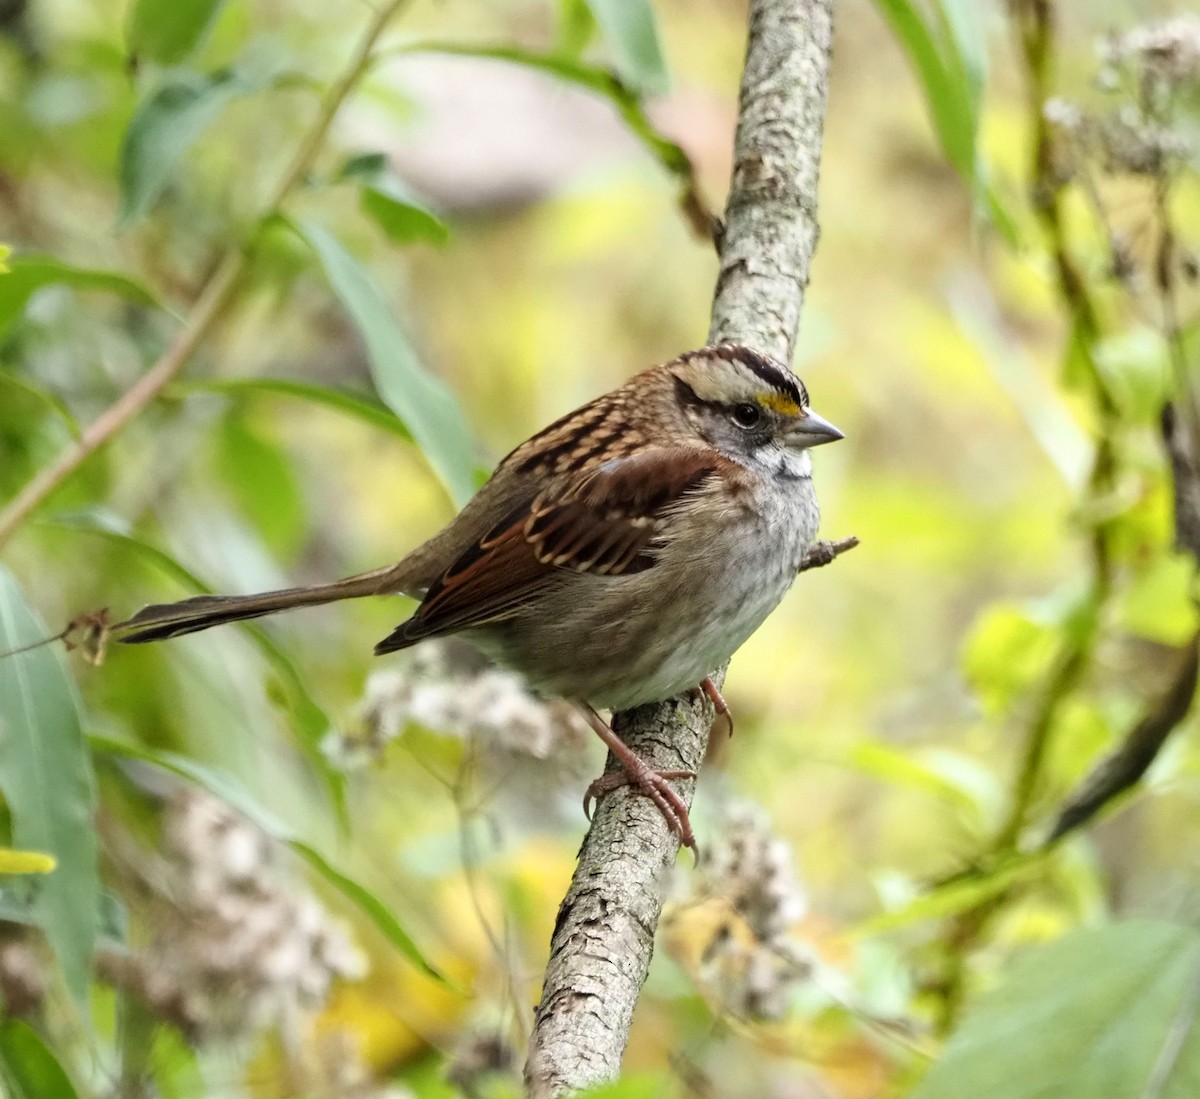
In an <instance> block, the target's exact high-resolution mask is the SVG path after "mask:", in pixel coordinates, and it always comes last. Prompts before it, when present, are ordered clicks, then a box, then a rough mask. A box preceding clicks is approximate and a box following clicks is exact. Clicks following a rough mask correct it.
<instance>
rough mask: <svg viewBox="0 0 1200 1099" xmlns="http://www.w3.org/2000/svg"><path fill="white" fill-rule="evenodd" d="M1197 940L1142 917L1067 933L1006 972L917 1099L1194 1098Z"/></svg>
mask: <svg viewBox="0 0 1200 1099" xmlns="http://www.w3.org/2000/svg"><path fill="white" fill-rule="evenodd" d="M1198 1009H1200V934H1198V933H1197V932H1196V930H1195V929H1194V928H1191V927H1178V926H1175V925H1173V924H1168V923H1159V922H1152V921H1149V920H1146V921H1129V922H1127V923H1114V924H1110V925H1108V926H1107V927H1095V928H1087V929H1084V930H1080V931H1074V932H1072V933H1071V934H1069V935H1067V936H1065V937H1064V938H1062V939H1060V940H1058V941H1057V942H1054V943H1051V944H1049V945H1047V946H1040V947H1035V948H1033V949H1030V950H1028V951H1027V952H1026V953H1025V954H1023V955H1021V956H1019V957H1018V958H1017V959H1016V961H1015V962H1012V963H1010V964H1009V965H1007V966H1006V967H1005V968H1004V971H1003V973H1002V975H1001V980H1000V983H999V985H998V987H996V988H994V989H992V990H991V991H989V992H988V993H986V994H985V995H983V996H982V997H980V999H979V1002H978V1003H977V1004H976V1005H975V1006H974V1007H973V1008H971V1009H970V1010H968V1012H967V1015H966V1018H965V1019H964V1020H963V1023H962V1025H961V1026H960V1027H959V1028H958V1030H957V1031H956V1032H955V1034H954V1036H953V1037H952V1038H951V1039H950V1043H949V1045H948V1046H947V1047H946V1051H945V1053H944V1054H943V1055H942V1057H941V1059H940V1060H939V1061H938V1062H937V1063H936V1064H935V1065H934V1066H933V1068H932V1069H931V1070H930V1072H929V1074H928V1076H926V1077H925V1080H924V1081H923V1082H922V1084H921V1085H920V1086H919V1087H918V1088H917V1090H916V1092H915V1093H914V1097H913V1099H961V1097H962V1096H964V1095H969V1096H971V1099H1046V1097H1049V1096H1055V1097H1062V1099H1076V1097H1078V1099H1194V1096H1196V1095H1200V1011H1198Z"/></svg>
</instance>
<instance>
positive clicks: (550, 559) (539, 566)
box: [382, 447, 719, 651]
mask: <svg viewBox="0 0 1200 1099" xmlns="http://www.w3.org/2000/svg"><path fill="white" fill-rule="evenodd" d="M718 461H719V459H717V458H716V456H715V455H714V454H713V453H712V452H711V451H706V450H700V449H698V448H686V447H653V448H650V449H647V450H643V451H641V452H639V453H637V454H634V455H631V456H629V457H627V458H618V459H614V460H612V461H609V462H605V463H604V464H603V465H601V466H600V467H599V468H597V469H593V470H590V471H588V472H586V473H582V474H576V475H574V476H572V477H570V478H566V479H564V480H563V481H561V482H560V483H559V484H558V485H556V486H554V487H553V488H551V489H549V490H547V491H545V492H543V493H542V494H541V495H539V496H538V497H537V498H536V499H535V500H534V501H533V502H532V503H531V504H529V505H527V506H525V507H522V508H520V509H518V510H517V511H516V512H514V513H513V514H511V515H510V516H509V517H508V518H507V519H505V520H504V522H502V523H499V524H497V525H496V526H495V527H494V528H493V529H492V530H491V531H489V532H488V534H487V535H485V536H484V537H483V538H481V539H480V540H479V542H478V543H477V544H476V545H474V546H472V547H471V548H470V549H469V550H467V552H466V553H464V554H463V555H462V556H461V557H460V558H459V559H458V560H457V561H455V563H454V564H453V565H452V566H451V567H450V568H449V569H447V570H446V572H445V573H444V574H443V575H442V576H441V577H440V578H439V579H438V580H437V582H436V583H434V585H433V586H432V587H431V588H430V589H429V591H428V593H427V594H426V596H425V599H424V600H423V601H422V603H421V605H420V607H418V608H417V611H416V613H415V614H414V615H413V617H412V618H411V619H409V621H408V622H406V623H404V625H403V626H401V627H399V629H398V630H397V631H396V633H395V634H393V635H392V637H391V638H389V639H388V642H384V644H385V645H387V644H388V643H389V642H394V647H402V646H403V645H405V644H411V643H412V642H414V641H416V640H418V639H420V638H423V637H432V636H436V635H438V634H446V633H453V632H455V631H457V630H463V629H468V628H470V627H472V626H480V625H483V624H484V623H486V622H489V621H497V620H500V619H502V618H504V617H506V616H507V615H508V614H511V613H512V612H513V610H514V609H515V608H516V607H517V606H519V605H520V604H521V603H522V602H524V601H525V599H526V598H527V597H528V596H529V595H530V593H531V592H533V591H534V590H536V588H537V587H538V586H539V585H541V584H543V583H545V582H546V581H548V580H550V579H552V578H553V577H554V576H555V574H556V573H557V572H558V571H559V570H562V569H573V570H575V571H576V572H590V573H598V574H603V575H606V576H616V575H620V574H623V573H629V572H637V571H640V570H642V569H646V568H650V567H651V566H652V565H653V564H654V558H653V555H652V554H651V553H649V552H648V550H649V547H650V542H651V540H652V539H653V538H654V537H655V535H656V534H659V533H660V532H661V531H662V529H663V526H664V524H665V522H666V521H667V516H668V512H669V509H670V508H671V506H672V505H673V504H675V503H676V502H677V501H678V500H679V499H680V498H681V497H682V496H684V495H685V494H686V493H688V492H690V491H693V490H695V489H696V488H698V487H699V486H700V485H701V484H702V483H703V482H704V481H705V480H706V479H707V478H708V477H710V476H712V474H713V473H714V472H715V470H716V468H717V462H718ZM382 651H388V650H387V649H383V650H382Z"/></svg>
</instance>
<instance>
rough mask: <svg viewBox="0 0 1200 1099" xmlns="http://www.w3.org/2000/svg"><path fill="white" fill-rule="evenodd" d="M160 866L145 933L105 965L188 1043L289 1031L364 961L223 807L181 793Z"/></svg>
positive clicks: (270, 852) (256, 832)
mask: <svg viewBox="0 0 1200 1099" xmlns="http://www.w3.org/2000/svg"><path fill="white" fill-rule="evenodd" d="M163 840H164V844H163V846H164V854H165V856H166V860H167V861H166V866H165V870H164V875H165V878H164V883H163V888H162V890H161V895H160V896H159V897H158V898H157V900H156V903H157V904H158V906H159V907H160V908H161V909H162V912H161V918H159V919H156V920H155V922H154V927H155V937H154V940H153V941H152V942H151V944H150V945H149V947H148V948H147V949H146V950H145V951H144V952H142V953H139V954H135V955H128V956H126V955H119V956H110V957H109V958H107V960H106V963H105V964H104V965H103V968H104V969H105V970H106V971H107V975H108V976H109V978H110V979H112V980H115V981H117V982H118V983H120V984H123V985H125V986H126V987H129V988H131V989H132V990H133V991H135V992H136V993H137V994H139V995H140V997H141V998H142V999H143V1000H144V1001H145V1002H146V1003H147V1004H148V1006H149V1007H150V1008H151V1010H153V1011H155V1013H156V1014H158V1015H159V1016H160V1017H162V1018H165V1019H167V1020H169V1021H171V1022H174V1023H175V1024H176V1025H178V1026H180V1027H181V1028H183V1029H184V1030H185V1032H186V1033H188V1034H189V1036H190V1037H192V1038H193V1039H194V1040H200V1039H209V1038H235V1037H248V1036H250V1035H252V1034H253V1033H254V1032H255V1031H257V1030H258V1029H260V1028H262V1027H265V1026H269V1025H273V1024H282V1025H284V1026H285V1027H287V1028H290V1029H292V1030H293V1031H294V1030H295V1029H296V1027H297V1025H298V1023H299V1022H300V1020H301V1019H302V1018H303V1014H304V1013H305V1012H306V1011H312V1010H314V1009H317V1008H319V1007H321V1006H322V1005H323V1004H324V1002H325V1000H326V998H327V996H328V994H329V989H330V985H331V983H332V982H333V981H334V979H336V978H338V977H355V976H359V975H361V973H362V971H363V961H362V958H361V957H360V955H359V954H358V952H357V951H356V950H355V949H354V947H353V946H352V944H351V943H350V941H349V939H348V938H347V936H346V935H345V933H344V932H343V931H342V929H341V928H340V927H338V926H336V925H335V924H334V923H332V922H331V920H330V918H329V916H328V915H327V913H326V912H325V910H324V909H323V908H322V906H321V905H320V903H319V902H318V901H317V900H316V898H314V897H313V896H312V895H311V894H309V893H307V892H306V891H304V890H303V889H301V888H298V887H297V886H296V885H295V884H294V883H292V882H290V881H289V880H288V877H287V875H286V874H285V873H284V870H283V868H282V867H281V866H280V865H279V850H278V846H277V844H276V843H275V842H274V841H273V840H271V839H270V838H269V837H268V836H266V835H265V834H264V833H263V832H262V831H261V830H260V829H258V828H257V827H255V826H254V825H253V824H252V823H251V822H249V821H248V820H246V819H245V818H243V817H240V816H238V815H236V814H234V813H233V812H232V811H231V810H230V809H228V808H227V807H226V806H225V805H223V804H222V803H221V802H219V801H217V800H216V799H215V798H212V797H210V796H209V795H208V794H205V793H203V792H201V791H198V790H195V789H193V788H181V789H180V790H178V791H177V792H176V793H175V794H174V795H173V796H172V798H171V800H170V801H169V803H168V806H167V810H166V814H165V818H164V822H163Z"/></svg>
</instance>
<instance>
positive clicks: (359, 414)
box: [171, 378, 412, 441]
mask: <svg viewBox="0 0 1200 1099" xmlns="http://www.w3.org/2000/svg"><path fill="white" fill-rule="evenodd" d="M171 392H172V393H192V392H198V393H224V394H227V395H228V396H230V397H243V396H247V397H253V396H258V395H262V396H269V397H294V398H296V399H297V400H301V401H308V402H309V403H310V404H316V405H323V406H324V407H326V408H331V409H333V410H334V411H335V412H342V413H344V414H345V415H347V416H353V417H354V418H356V419H358V420H362V421H363V422H364V423H367V424H370V425H371V426H372V427H377V428H380V429H381V430H383V431H387V432H390V433H391V434H392V435H396V436H399V437H400V438H401V439H407V440H409V441H411V440H412V432H410V431H409V430H408V428H407V427H405V426H404V421H403V420H401V419H400V418H399V417H398V416H397V415H396V414H395V413H394V412H393V411H392V410H391V409H390V408H388V407H387V405H385V404H381V403H380V402H379V401H377V400H375V399H374V398H372V397H365V396H359V395H357V394H355V393H347V392H346V391H345V390H343V389H331V388H329V387H328V386H323V385H312V384H311V383H309V382H295V381H291V380H290V379H287V378H211V379H198V380H196V381H185V382H178V383H176V384H175V385H173V386H172V387H171Z"/></svg>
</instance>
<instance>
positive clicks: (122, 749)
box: [88, 734, 445, 982]
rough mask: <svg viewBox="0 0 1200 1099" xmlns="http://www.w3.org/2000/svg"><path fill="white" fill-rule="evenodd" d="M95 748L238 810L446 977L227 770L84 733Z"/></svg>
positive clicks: (362, 891)
mask: <svg viewBox="0 0 1200 1099" xmlns="http://www.w3.org/2000/svg"><path fill="white" fill-rule="evenodd" d="M88 739H89V740H90V742H91V744H92V747H93V749H94V750H95V751H97V752H100V753H103V754H104V755H107V756H115V757H117V758H119V759H134V760H139V761H141V762H143V763H150V764H153V765H154V766H155V767H160V768H162V769H163V770H164V771H168V772H170V773H171V774H173V775H178V776H179V777H180V778H184V779H187V780H188V781H189V782H193V783H195V784H196V785H197V786H200V787H202V788H203V789H205V790H207V791H208V792H209V793H210V794H212V795H213V796H214V797H217V798H220V799H221V800H222V801H223V802H225V803H226V804H227V805H230V806H232V807H233V808H234V809H236V810H237V811H238V812H239V813H241V814H243V815H244V816H245V817H247V818H248V819H249V820H251V821H253V822H254V823H255V824H256V825H257V826H258V827H259V828H261V829H262V830H263V831H264V832H265V833H266V834H267V835H269V836H271V837H272V838H273V839H275V840H277V841H278V842H280V843H284V844H287V846H288V847H290V848H291V849H292V850H293V851H295V852H296V854H297V855H299V856H300V857H301V858H302V859H304V861H305V862H307V863H308V864H309V866H311V867H312V868H313V869H314V870H316V871H317V873H318V874H320V875H321V876H322V877H323V878H324V879H325V880H326V881H327V882H329V884H330V885H332V886H333V887H334V888H335V889H336V890H337V891H338V892H339V893H341V894H342V895H343V896H344V897H346V898H347V899H348V900H349V901H351V902H352V903H353V904H354V905H355V906H356V907H357V908H358V909H359V910H360V911H361V912H362V913H363V915H365V916H366V917H367V918H368V919H369V920H370V921H371V922H372V923H373V924H374V925H375V926H376V928H378V930H379V931H381V932H382V933H383V935H384V937H385V938H386V939H387V940H388V941H389V942H390V943H391V944H392V945H393V946H395V947H397V948H398V949H399V951H400V952H401V953H402V954H403V955H404V956H405V957H406V958H408V960H409V961H410V962H412V963H413V964H414V965H416V966H417V967H418V968H419V969H421V970H423V971H424V972H425V973H427V974H428V975H429V976H431V977H434V978H436V979H437V980H439V981H442V982H444V981H445V978H444V977H443V976H442V974H441V973H440V972H439V971H438V970H437V969H435V968H434V967H433V965H432V964H431V963H430V962H429V961H428V959H426V957H425V955H424V954H423V953H422V952H421V950H420V948H419V947H418V946H417V944H416V942H415V941H414V940H413V938H412V936H411V935H409V933H408V932H407V931H405V930H404V927H403V926H402V925H401V923H400V921H399V920H397V919H396V917H395V916H394V915H392V913H391V911H390V910H389V909H388V907H387V906H386V905H385V904H384V903H383V902H382V901H381V900H380V899H379V898H378V897H376V896H375V894H374V893H372V892H371V891H370V890H369V889H367V887H366V886H364V885H363V884H362V883H361V882H358V881H356V880H355V879H354V878H351V877H349V876H348V875H347V874H344V873H343V872H342V871H341V870H339V869H338V868H337V867H335V866H334V865H333V864H332V863H331V862H330V861H329V860H328V859H327V858H326V857H325V856H324V855H323V854H322V853H321V852H320V851H318V850H317V849H316V848H315V847H314V846H313V845H312V844H310V843H308V842H307V841H306V840H303V839H300V838H299V837H298V836H297V835H296V833H295V832H294V831H293V829H292V828H291V827H290V826H289V825H288V824H286V823H285V822H284V821H281V820H280V819H279V818H278V817H276V816H275V815H274V814H273V813H271V812H269V811H268V810H267V809H265V808H263V807H262V806H261V805H259V804H258V802H256V801H255V800H254V798H252V797H251V796H250V794H248V793H247V792H246V791H245V790H244V789H242V788H241V787H240V786H239V785H238V784H237V783H236V782H235V781H234V780H233V779H232V778H230V777H229V776H228V775H224V774H221V773H220V772H218V771H214V770H213V769H212V768H209V767H204V766H203V765H201V764H199V763H195V762H193V761H192V760H190V759H187V758H185V757H184V756H180V755H176V754H175V753H174V752H163V751H158V750H156V749H154V748H148V747H145V746H144V745H141V744H134V743H132V742H130V741H124V740H117V739H115V738H112V737H106V736H102V735H99V734H93V735H92V736H90V737H89V738H88Z"/></svg>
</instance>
